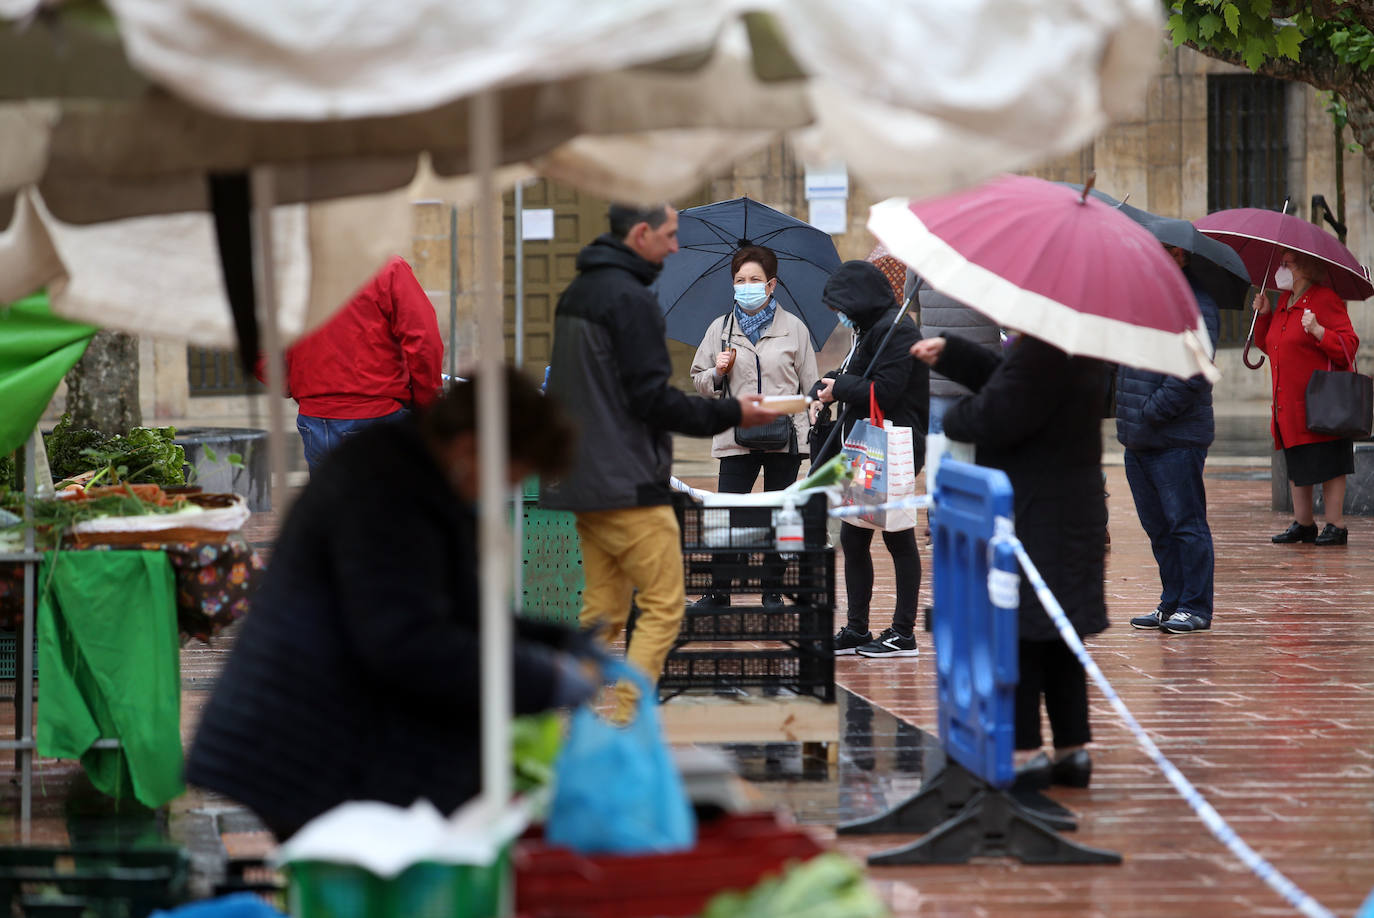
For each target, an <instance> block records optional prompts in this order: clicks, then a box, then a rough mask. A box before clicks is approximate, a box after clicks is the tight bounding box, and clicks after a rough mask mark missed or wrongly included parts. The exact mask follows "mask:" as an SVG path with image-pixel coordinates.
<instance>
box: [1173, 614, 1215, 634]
mask: <svg viewBox="0 0 1374 918" xmlns="http://www.w3.org/2000/svg"><path fill="white" fill-rule="evenodd" d="M1160 627H1161V628H1163V629H1164V630H1165V631H1166V632H1168V633H1169V634H1197V633H1199V632H1202V631H1211V630H1212V623H1211V621H1210V620H1208V619H1205V618H1203V617H1202V616H1201V615H1198V614H1196V613H1194V612H1189V611H1187V610H1186V609H1180V610H1178V611H1177V612H1175V613H1174V614H1173V615H1170V616H1169V617H1168V618H1167V619H1165V620H1164V624H1163V625H1161V626H1160Z"/></svg>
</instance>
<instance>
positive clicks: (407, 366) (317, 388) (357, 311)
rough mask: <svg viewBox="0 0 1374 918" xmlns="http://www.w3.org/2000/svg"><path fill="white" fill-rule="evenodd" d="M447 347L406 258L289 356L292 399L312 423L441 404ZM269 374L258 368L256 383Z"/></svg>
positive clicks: (395, 261) (394, 262)
mask: <svg viewBox="0 0 1374 918" xmlns="http://www.w3.org/2000/svg"><path fill="white" fill-rule="evenodd" d="M443 360H444V342H443V339H442V338H440V337H439V322H438V320H437V319H436V318H435V314H434V305H433V304H432V303H430V301H429V296H428V295H427V294H426V293H425V291H424V289H423V288H422V287H421V286H420V282H419V281H417V280H416V279H415V273H414V272H413V271H412V270H411V269H410V265H409V264H407V263H406V260H405V259H404V258H401V257H400V256H392V258H391V260H390V261H388V262H387V263H386V266H385V267H383V268H382V270H380V271H378V272H377V274H376V275H375V276H374V277H373V278H372V279H371V280H370V281H368V282H367V284H366V285H365V286H363V288H362V289H361V290H359V291H358V292H357V293H356V294H354V295H353V299H351V300H349V301H348V304H347V305H346V306H344V307H343V308H341V309H340V310H339V311H338V312H337V313H335V314H334V316H333V317H332V318H330V320H329V321H328V322H326V323H325V324H324V325H322V326H320V327H319V328H317V329H315V330H314V331H313V332H311V333H310V334H308V335H306V336H305V337H304V338H302V339H300V340H299V341H297V342H296V343H295V344H293V345H292V346H291V347H290V348H288V349H287V351H286V382H287V394H288V395H289V396H291V397H292V398H294V399H295V400H296V404H297V405H298V406H299V407H300V412H301V414H303V415H306V416H307V417H314V418H329V419H336V420H337V419H348V420H354V419H358V418H378V417H381V416H383V415H387V414H391V413H392V412H393V411H396V410H397V409H398V408H402V407H407V408H411V407H413V408H423V407H425V406H426V405H428V404H429V403H430V402H432V401H434V399H435V398H437V397H438V393H439V387H440V385H441V383H442V378H441V375H440V368H441V367H442V366H443ZM265 371H266V366H265V363H264V361H263V360H262V359H259V360H258V366H257V376H258V379H264V378H265Z"/></svg>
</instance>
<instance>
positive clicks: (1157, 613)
mask: <svg viewBox="0 0 1374 918" xmlns="http://www.w3.org/2000/svg"><path fill="white" fill-rule="evenodd" d="M1173 614H1174V613H1173V611H1172V610H1167V609H1165V608H1164V607H1163V606H1160V607H1158V608H1157V609H1155V610H1154V611H1153V612H1150V613H1147V614H1145V615H1137V616H1136V617H1135V618H1133V619H1131V627H1132V628H1141V629H1143V630H1146V631H1157V630H1158V629H1159V628H1160V626H1161V625H1163V624H1164V620H1165V619H1167V618H1168V617H1169V616H1170V615H1173Z"/></svg>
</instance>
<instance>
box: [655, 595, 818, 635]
mask: <svg viewBox="0 0 1374 918" xmlns="http://www.w3.org/2000/svg"><path fill="white" fill-rule="evenodd" d="M834 627H835V610H834V607H833V606H829V605H821V606H816V605H800V606H785V607H783V608H781V609H765V608H763V607H761V606H740V607H732V608H730V609H726V610H718V611H711V612H694V611H693V610H692V609H691V608H690V607H689V608H688V609H687V615H686V616H685V617H684V618H683V620H682V630H681V632H679V633H678V638H677V640H678V643H679V644H684V643H687V642H688V641H823V640H826V639H831V640H833V638H831V637H830V635H831V631H832V630H833V629H834Z"/></svg>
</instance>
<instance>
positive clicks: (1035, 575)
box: [989, 519, 1335, 918]
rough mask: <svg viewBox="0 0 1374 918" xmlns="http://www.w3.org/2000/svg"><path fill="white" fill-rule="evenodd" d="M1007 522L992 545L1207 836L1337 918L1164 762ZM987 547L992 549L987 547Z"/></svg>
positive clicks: (1295, 898) (1322, 916)
mask: <svg viewBox="0 0 1374 918" xmlns="http://www.w3.org/2000/svg"><path fill="white" fill-rule="evenodd" d="M1010 523H1011V521H1010V520H1008V521H1007V523H1006V525H1005V526H1004V525H1002V521H1001V520H1000V519H999V520H998V526H997V534H996V535H994V536H993V542H996V541H998V540H1005V541H1008V542H1009V543H1010V544H1011V547H1012V550H1013V551H1015V552H1016V558H1017V560H1018V561H1020V562H1021V568H1022V570H1024V571H1025V572H1026V578H1027V579H1028V580H1030V582H1031V586H1032V587H1034V589H1035V595H1036V596H1038V597H1039V598H1040V604H1041V605H1043V606H1044V607H1045V611H1046V612H1048V613H1049V616H1050V619H1051V621H1053V622H1054V626H1055V628H1057V629H1058V630H1059V636H1060V637H1062V638H1063V639H1064V643H1065V644H1067V645H1069V649H1070V650H1072V651H1073V653H1074V656H1076V657H1078V662H1080V663H1082V664H1083V668H1084V669H1085V670H1086V671H1087V673H1088V675H1089V676H1091V677H1092V679H1093V682H1095V683H1097V687H1098V689H1099V690H1100V691H1101V692H1102V694H1103V695H1104V696H1105V697H1106V698H1107V700H1108V701H1109V702H1111V705H1112V707H1113V708H1115V709H1116V713H1117V714H1119V715H1121V719H1122V720H1123V721H1125V723H1126V726H1127V727H1128V728H1129V729H1130V731H1131V733H1133V734H1135V738H1136V741H1137V742H1138V743H1140V746H1141V748H1142V749H1144V750H1145V754H1146V755H1148V756H1149V757H1150V759H1151V761H1153V762H1154V763H1155V764H1156V765H1158V766H1159V769H1160V770H1161V771H1162V772H1164V777H1166V778H1168V779H1169V783H1170V784H1172V785H1173V786H1174V789H1175V790H1177V791H1178V792H1179V795H1180V796H1182V797H1183V799H1184V800H1185V801H1186V802H1187V804H1188V805H1189V806H1190V807H1192V808H1193V812H1195V813H1197V815H1198V818H1199V819H1201V820H1202V823H1203V825H1205V826H1207V828H1208V829H1209V830H1210V831H1211V833H1212V834H1213V835H1215V836H1216V838H1217V840H1218V841H1220V842H1221V843H1222V844H1223V845H1225V846H1226V847H1227V849H1229V850H1230V852H1231V853H1232V854H1234V855H1235V856H1236V857H1237V858H1239V859H1240V862H1241V863H1242V864H1244V865H1245V866H1246V867H1248V868H1250V870H1251V871H1252V872H1253V873H1254V874H1255V876H1257V877H1259V878H1260V879H1261V880H1263V881H1264V882H1265V883H1266V884H1268V886H1269V887H1270V888H1271V889H1273V890H1274V891H1275V892H1277V893H1278V894H1279V895H1280V896H1282V897H1283V898H1284V900H1285V901H1287V902H1288V904H1289V905H1291V906H1293V907H1294V908H1295V909H1297V910H1298V911H1299V912H1301V913H1302V914H1304V915H1307V916H1309V918H1335V915H1334V914H1333V913H1332V912H1331V911H1330V910H1329V909H1327V908H1326V907H1325V906H1323V905H1322V904H1321V903H1320V902H1318V901H1317V900H1316V899H1313V898H1312V897H1311V896H1309V895H1308V894H1307V893H1305V892H1303V891H1302V890H1301V889H1299V888H1298V886H1297V885H1296V884H1294V883H1293V881H1292V880H1290V879H1288V878H1287V877H1285V876H1284V875H1283V874H1282V873H1280V872H1279V870H1278V868H1277V867H1275V866H1274V865H1273V864H1271V863H1269V862H1268V861H1266V860H1265V859H1264V858H1263V857H1261V856H1260V855H1259V854H1258V853H1257V852H1256V851H1255V850H1254V849H1253V848H1251V847H1250V846H1249V845H1247V844H1246V843H1245V842H1244V841H1243V840H1242V839H1241V838H1240V836H1239V835H1237V834H1236V832H1235V830H1234V829H1232V828H1231V826H1230V825H1229V824H1227V822H1226V820H1225V819H1223V818H1222V817H1221V814H1220V813H1218V812H1217V811H1216V810H1215V809H1213V807H1212V805H1211V804H1210V803H1208V802H1207V801H1206V800H1205V799H1204V798H1203V796H1202V795H1201V794H1200V793H1198V790H1197V788H1195V787H1193V785H1192V783H1191V782H1189V780H1188V779H1187V778H1185V777H1183V773H1182V772H1180V771H1179V770H1178V769H1177V768H1175V767H1174V764H1173V763H1172V762H1170V761H1169V760H1168V759H1167V758H1165V757H1164V753H1162V752H1160V751H1159V747H1158V746H1156V745H1155V744H1154V740H1152V739H1150V736H1149V734H1147V733H1146V732H1145V730H1144V728H1143V727H1141V726H1140V723H1139V722H1138V721H1137V720H1136V719H1135V715H1133V714H1132V713H1131V712H1130V710H1129V709H1128V708H1127V707H1126V704H1125V702H1123V701H1122V700H1121V696H1119V695H1117V693H1116V689H1114V688H1112V684H1111V683H1110V682H1108V681H1107V677H1106V676H1104V675H1103V674H1102V670H1101V669H1099V668H1098V666H1097V664H1096V663H1095V662H1093V658H1092V657H1090V656H1088V651H1087V650H1086V649H1085V648H1084V647H1083V642H1082V641H1081V640H1079V639H1078V632H1076V631H1074V629H1073V625H1072V624H1070V623H1069V619H1068V617H1067V616H1065V615H1064V608H1063V607H1062V606H1061V605H1059V601H1058V600H1057V599H1055V598H1054V594H1053V593H1051V592H1050V588H1049V587H1048V586H1047V585H1046V584H1045V580H1044V578H1043V577H1041V576H1040V572H1039V571H1038V570H1036V569H1035V564H1034V563H1032V562H1031V559H1030V556H1029V555H1028V554H1026V548H1025V546H1024V545H1022V544H1021V540H1020V539H1017V538H1016V537H1015V536H1014V535H1007V533H1008V532H1012V531H1014V530H1012V528H1011V525H1010ZM989 547H991V544H990V545H989Z"/></svg>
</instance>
